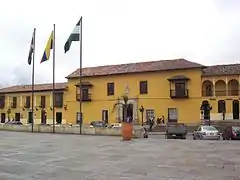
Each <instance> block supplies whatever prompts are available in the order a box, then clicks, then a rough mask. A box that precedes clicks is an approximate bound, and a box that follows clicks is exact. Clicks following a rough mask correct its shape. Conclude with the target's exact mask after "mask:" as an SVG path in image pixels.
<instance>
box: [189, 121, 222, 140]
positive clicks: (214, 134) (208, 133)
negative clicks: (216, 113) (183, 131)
mask: <svg viewBox="0 0 240 180" xmlns="http://www.w3.org/2000/svg"><path fill="white" fill-rule="evenodd" d="M220 137H221V135H220V132H219V130H218V129H217V128H215V127H214V126H207V125H201V126H199V127H198V128H197V130H196V131H194V132H193V139H194V140H196V139H200V140H202V139H209V140H219V139H220Z"/></svg>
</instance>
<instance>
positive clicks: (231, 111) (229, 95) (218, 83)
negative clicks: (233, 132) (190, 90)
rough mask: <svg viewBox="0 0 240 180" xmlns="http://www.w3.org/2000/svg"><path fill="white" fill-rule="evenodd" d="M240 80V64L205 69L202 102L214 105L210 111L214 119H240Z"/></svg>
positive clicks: (206, 114)
mask: <svg viewBox="0 0 240 180" xmlns="http://www.w3.org/2000/svg"><path fill="white" fill-rule="evenodd" d="M239 82H240V64H229V65H217V66H209V67H207V68H205V69H204V70H203V74H202V98H203V101H202V104H203V106H206V105H208V104H209V105H210V106H211V107H212V110H211V112H209V113H210V118H211V119H212V120H222V119H239ZM205 116H208V112H207V113H205ZM203 118H204V115H203ZM205 118H207V117H205Z"/></svg>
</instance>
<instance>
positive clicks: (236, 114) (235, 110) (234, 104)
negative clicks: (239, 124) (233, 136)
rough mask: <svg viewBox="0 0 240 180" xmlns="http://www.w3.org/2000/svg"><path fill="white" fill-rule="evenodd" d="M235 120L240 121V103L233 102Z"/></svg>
mask: <svg viewBox="0 0 240 180" xmlns="http://www.w3.org/2000/svg"><path fill="white" fill-rule="evenodd" d="M232 113H233V119H239V101H238V100H233V102H232Z"/></svg>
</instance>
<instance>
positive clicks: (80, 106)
mask: <svg viewBox="0 0 240 180" xmlns="http://www.w3.org/2000/svg"><path fill="white" fill-rule="evenodd" d="M79 40H80V61H79V78H80V79H79V81H80V82H79V88H80V97H79V110H80V122H79V129H80V134H82V121H83V117H82V16H81V19H80V33H79Z"/></svg>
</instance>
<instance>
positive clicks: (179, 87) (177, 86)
mask: <svg viewBox="0 0 240 180" xmlns="http://www.w3.org/2000/svg"><path fill="white" fill-rule="evenodd" d="M175 90H176V91H178V90H180V91H181V90H185V83H175Z"/></svg>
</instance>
